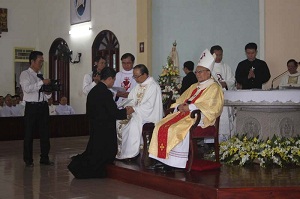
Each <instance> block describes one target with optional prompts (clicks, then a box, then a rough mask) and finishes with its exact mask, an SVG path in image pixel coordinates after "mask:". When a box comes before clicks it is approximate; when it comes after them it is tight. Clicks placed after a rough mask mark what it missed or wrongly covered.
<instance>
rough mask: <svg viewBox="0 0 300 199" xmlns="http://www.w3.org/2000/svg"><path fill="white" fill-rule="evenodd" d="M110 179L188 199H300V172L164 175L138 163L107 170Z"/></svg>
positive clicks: (231, 169)
mask: <svg viewBox="0 0 300 199" xmlns="http://www.w3.org/2000/svg"><path fill="white" fill-rule="evenodd" d="M108 176H109V178H112V179H116V180H120V181H123V182H126V183H131V184H135V185H139V186H142V187H146V188H150V189H154V190H157V191H162V192H165V193H169V194H173V195H177V196H181V197H185V198H205V199H214V198H218V199H229V198H230V199H240V198H243V199H247V198H249V199H250V198H251V199H253V198H255V199H268V198H270V199H271V198H272V199H274V198H275V199H276V198H278V199H283V198H295V199H296V198H297V199H298V198H300V181H299V179H300V168H289V169H287V168H272V169H264V168H261V167H259V166H258V165H254V166H251V167H247V168H245V167H238V166H226V165H223V166H222V167H221V169H218V170H211V171H202V172H198V171H192V172H190V173H187V172H185V171H184V170H179V169H178V170H176V171H175V172H173V173H168V174H163V173H160V172H159V171H151V170H147V169H145V168H143V167H140V166H139V165H138V164H137V163H124V162H120V161H116V162H115V165H111V166H109V167H108Z"/></svg>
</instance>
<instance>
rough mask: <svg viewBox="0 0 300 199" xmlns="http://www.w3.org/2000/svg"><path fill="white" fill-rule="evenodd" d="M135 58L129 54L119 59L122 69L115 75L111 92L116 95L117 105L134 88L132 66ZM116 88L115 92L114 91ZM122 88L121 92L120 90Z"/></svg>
mask: <svg viewBox="0 0 300 199" xmlns="http://www.w3.org/2000/svg"><path fill="white" fill-rule="evenodd" d="M134 60H135V57H134V56H133V55H132V54H131V53H125V54H124V55H122V57H121V61H122V67H123V69H121V71H120V72H118V73H117V75H116V81H115V84H114V86H113V88H112V89H113V90H114V92H115V94H116V103H117V104H119V103H120V102H122V101H123V100H124V99H125V98H127V97H128V94H129V92H130V91H131V90H132V89H133V88H134V87H135V85H136V81H135V79H134V78H133V77H132V76H133V64H134ZM116 88H117V90H116ZM120 88H122V90H120Z"/></svg>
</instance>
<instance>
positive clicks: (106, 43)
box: [92, 30, 120, 72]
mask: <svg viewBox="0 0 300 199" xmlns="http://www.w3.org/2000/svg"><path fill="white" fill-rule="evenodd" d="M119 48H120V45H119V41H118V39H117V37H116V36H115V35H114V33H113V32H111V31H109V30H103V31H101V32H100V33H99V34H98V35H97V36H96V38H95V40H94V42H93V46H92V59H93V60H94V58H95V57H96V56H98V55H101V56H103V57H106V63H107V66H108V67H111V68H113V69H115V70H116V71H117V72H118V71H119V65H120V64H119V58H120V52H119Z"/></svg>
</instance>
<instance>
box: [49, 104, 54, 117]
mask: <svg viewBox="0 0 300 199" xmlns="http://www.w3.org/2000/svg"><path fill="white" fill-rule="evenodd" d="M55 110H56V106H55V105H53V104H51V105H50V106H49V115H56V111H55Z"/></svg>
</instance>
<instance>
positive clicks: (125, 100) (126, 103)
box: [118, 99, 132, 108]
mask: <svg viewBox="0 0 300 199" xmlns="http://www.w3.org/2000/svg"><path fill="white" fill-rule="evenodd" d="M131 101H132V99H124V100H123V101H121V102H120V103H119V104H118V108H121V107H125V106H126V105H128V104H129V103H130V102H131Z"/></svg>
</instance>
